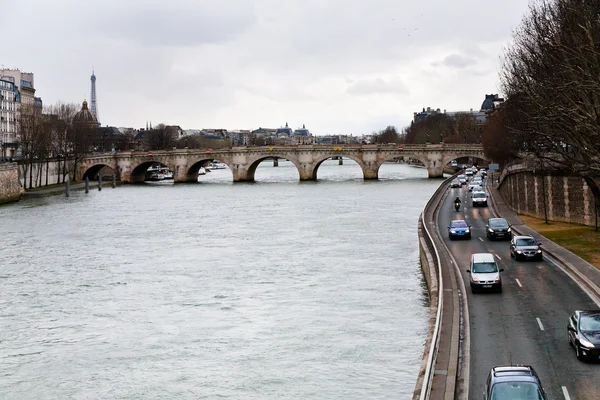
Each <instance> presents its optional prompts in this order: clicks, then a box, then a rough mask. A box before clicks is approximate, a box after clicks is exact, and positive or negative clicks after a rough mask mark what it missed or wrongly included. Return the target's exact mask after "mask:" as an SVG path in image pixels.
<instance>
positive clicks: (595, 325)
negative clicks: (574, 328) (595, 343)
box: [579, 314, 600, 331]
mask: <svg viewBox="0 0 600 400" xmlns="http://www.w3.org/2000/svg"><path fill="white" fill-rule="evenodd" d="M579 329H581V330H582V331H600V315H585V314H584V315H582V316H581V317H580V319H579Z"/></svg>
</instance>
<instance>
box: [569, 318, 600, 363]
mask: <svg viewBox="0 0 600 400" xmlns="http://www.w3.org/2000/svg"><path fill="white" fill-rule="evenodd" d="M567 336H568V338H569V344H570V345H571V346H573V347H575V355H576V356H577V358H578V359H579V360H585V359H588V360H599V359H600V310H587V311H581V310H578V311H575V312H574V313H573V314H571V317H569V323H568V324H567Z"/></svg>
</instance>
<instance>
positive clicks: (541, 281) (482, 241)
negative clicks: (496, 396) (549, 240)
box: [437, 186, 600, 400]
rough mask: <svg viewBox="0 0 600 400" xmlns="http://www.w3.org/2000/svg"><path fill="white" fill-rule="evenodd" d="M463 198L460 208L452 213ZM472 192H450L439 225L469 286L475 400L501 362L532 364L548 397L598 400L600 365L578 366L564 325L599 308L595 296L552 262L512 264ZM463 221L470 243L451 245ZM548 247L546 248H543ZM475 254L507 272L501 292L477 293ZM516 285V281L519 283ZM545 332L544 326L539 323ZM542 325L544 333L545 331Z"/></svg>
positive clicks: (486, 210)
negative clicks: (454, 223)
mask: <svg viewBox="0 0 600 400" xmlns="http://www.w3.org/2000/svg"><path fill="white" fill-rule="evenodd" d="M457 195H459V196H460V198H461V199H462V205H463V207H461V209H460V210H459V212H456V211H455V210H454V205H453V199H454V198H455V197H456V196H457ZM469 200H470V193H469V192H468V190H467V188H466V187H464V186H463V187H462V188H460V189H458V188H455V189H448V193H447V195H446V196H445V197H444V199H443V200H442V201H443V204H442V205H441V207H440V210H439V213H438V219H437V227H438V231H439V233H440V235H441V237H442V238H443V240H444V243H445V245H446V246H447V248H448V249H449V250H450V252H451V253H452V256H453V257H454V259H455V260H456V262H457V263H458V265H459V267H460V271H461V274H462V279H463V280H464V282H465V286H466V288H467V298H468V307H469V324H470V341H471V345H470V378H469V399H478V400H479V399H481V398H482V397H483V390H484V387H485V380H486V379H487V374H488V372H489V371H490V369H491V368H492V367H493V366H495V365H499V364H510V363H511V362H512V363H515V364H517V363H518V364H529V365H532V366H533V367H534V368H535V369H536V370H537V372H538V373H539V375H540V379H541V381H542V384H543V385H544V388H545V390H546V392H547V394H548V396H549V398H550V399H565V398H566V399H567V400H568V398H567V397H566V396H565V394H564V391H563V387H564V388H566V390H567V392H568V394H569V395H570V399H573V400H575V399H579V400H583V399H590V400H592V399H594V400H596V399H600V364H598V363H587V362H581V361H579V360H577V358H576V357H575V352H574V350H573V348H572V347H570V346H569V344H568V342H567V333H566V326H567V320H568V318H569V316H570V315H571V313H572V312H573V311H574V310H576V309H597V308H598V305H596V304H595V303H594V302H593V301H592V300H591V299H590V297H589V296H588V295H587V294H586V293H585V292H584V291H583V290H582V289H581V288H580V287H579V286H578V285H577V284H576V283H575V282H574V281H573V280H572V279H571V278H569V277H568V276H567V275H566V274H565V273H564V272H563V271H562V270H561V269H560V268H558V267H557V266H555V265H553V264H550V263H548V262H547V261H545V260H544V261H541V262H531V261H530V262H524V261H520V262H517V261H514V260H513V259H512V258H511V257H510V254H509V244H508V243H509V242H508V241H490V240H488V239H487V238H486V234H485V225H486V222H487V220H488V219H489V218H492V217H495V216H496V215H495V214H494V212H493V210H492V208H491V207H492V206H491V204H490V206H489V207H481V208H473V207H472V206H471V203H470V202H469ZM454 219H464V220H466V221H467V223H468V224H469V225H471V226H472V239H471V240H470V241H469V240H455V241H450V240H449V239H448V234H447V229H446V227H447V226H448V223H449V222H450V221H451V220H454ZM542 247H543V244H542ZM472 253H493V254H494V255H495V256H496V258H497V262H498V265H499V268H504V272H503V273H502V284H503V293H480V294H472V293H471V291H470V288H469V277H468V274H467V272H466V270H467V269H468V268H469V262H470V257H471V254H472ZM517 280H518V281H517ZM538 318H539V321H540V322H541V326H540V324H539V323H538V320H537V319H538ZM542 326H543V330H542Z"/></svg>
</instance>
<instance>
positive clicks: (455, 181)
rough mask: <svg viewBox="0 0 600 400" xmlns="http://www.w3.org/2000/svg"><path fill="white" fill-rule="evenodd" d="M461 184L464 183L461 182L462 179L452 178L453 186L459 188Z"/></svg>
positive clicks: (451, 185)
mask: <svg viewBox="0 0 600 400" xmlns="http://www.w3.org/2000/svg"><path fill="white" fill-rule="evenodd" d="M461 186H462V183H460V181H459V180H458V179H452V182H450V187H451V188H459V187H461Z"/></svg>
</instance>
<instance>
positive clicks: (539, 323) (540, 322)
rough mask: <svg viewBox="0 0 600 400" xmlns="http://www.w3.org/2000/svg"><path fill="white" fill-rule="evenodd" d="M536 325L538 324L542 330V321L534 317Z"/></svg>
mask: <svg viewBox="0 0 600 400" xmlns="http://www.w3.org/2000/svg"><path fill="white" fill-rule="evenodd" d="M536 320H537V323H538V325H539V326H540V330H542V331H543V330H544V325H542V321H540V319H539V318H536Z"/></svg>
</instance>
